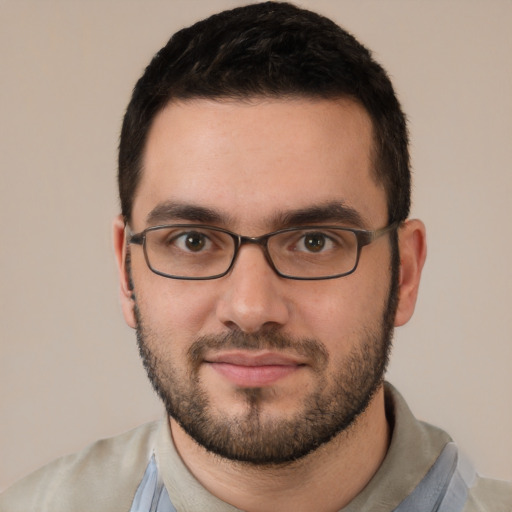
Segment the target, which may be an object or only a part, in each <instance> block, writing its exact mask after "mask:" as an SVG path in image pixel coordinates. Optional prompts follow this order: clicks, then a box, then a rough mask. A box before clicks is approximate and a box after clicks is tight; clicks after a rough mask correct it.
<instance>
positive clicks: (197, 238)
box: [145, 226, 235, 279]
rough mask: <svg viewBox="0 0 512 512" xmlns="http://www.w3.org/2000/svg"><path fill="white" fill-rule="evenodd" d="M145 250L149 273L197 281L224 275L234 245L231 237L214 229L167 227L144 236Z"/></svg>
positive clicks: (231, 256)
mask: <svg viewBox="0 0 512 512" xmlns="http://www.w3.org/2000/svg"><path fill="white" fill-rule="evenodd" d="M145 250H146V257H147V260H148V263H149V266H150V267H151V269H152V270H154V271H156V272H158V273H160V274H165V275H167V276H171V277H185V278H187V277H188V278H196V279H197V278H205V277H213V276H216V275H219V274H222V273H224V272H226V270H227V269H228V268H229V265H230V264H231V260H232V259H233V254H234V250H235V243H234V240H233V238H232V237H231V236H230V235H228V234H226V233H224V232H222V231H217V230H216V229H212V228H199V227H197V226H167V227H164V228H156V229H150V230H148V231H147V232H146V245H145Z"/></svg>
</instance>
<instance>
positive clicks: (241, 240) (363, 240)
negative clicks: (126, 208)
mask: <svg viewBox="0 0 512 512" xmlns="http://www.w3.org/2000/svg"><path fill="white" fill-rule="evenodd" d="M399 226H400V222H393V223H391V224H389V225H387V226H385V227H383V228H380V229H376V230H373V231H370V230H366V229H356V228H349V227H344V226H333V225H308V226H294V227H290V228H284V229H279V230H278V231H272V232H271V233H266V234H265V235H261V236H255V237H253V236H244V235H239V234H238V233H234V232H233V231H229V230H228V229H224V228H218V227H216V226H209V225H207V224H162V225H158V226H151V227H149V228H146V229H145V230H144V231H141V232H140V233H132V232H131V230H130V228H129V227H128V226H127V225H125V229H126V232H127V235H128V236H127V243H129V244H135V245H142V248H143V251H144V258H145V260H146V264H147V266H148V268H149V269H150V270H151V271H152V272H153V273H155V274H157V275H159V276H162V277H167V278H169V279H181V280H185V281H208V280H211V279H219V278H221V277H224V276H225V275H227V274H228V273H229V272H230V271H231V269H232V268H233V266H234V264H235V262H236V259H237V256H238V253H239V251H240V248H241V247H242V245H246V244H255V245H259V246H260V247H261V249H262V250H263V254H264V255H265V259H266V260H267V263H268V264H269V265H270V267H271V268H272V270H273V271H274V272H275V273H276V274H277V275H278V276H280V277H283V278H285V279H293V280H296V281H323V280H326V279H338V278H340V277H345V276H348V275H350V274H353V273H354V272H355V271H356V269H357V266H358V264H359V257H360V255H361V250H362V248H363V247H365V246H367V245H370V244H371V243H372V242H374V241H375V240H377V239H378V238H380V237H381V236H383V235H385V234H386V233H390V232H392V231H394V230H395V229H397V228H398V227H399ZM166 228H190V229H194V228H198V229H210V230H212V231H219V232H221V233H225V234H226V235H229V236H230V237H231V238H232V239H233V241H234V243H235V249H234V252H233V257H232V258H231V263H230V264H229V266H228V268H227V269H226V271H224V272H222V273H220V274H215V275H213V276H206V277H185V276H176V275H172V274H166V273H165V272H161V271H159V270H157V269H155V268H153V267H152V266H151V263H150V261H149V257H148V253H147V248H146V233H148V232H150V231H157V230H160V229H166ZM304 229H306V230H307V229H318V230H321V229H339V230H343V231H350V232H352V233H354V235H355V237H356V240H357V254H356V261H355V263H354V267H353V268H352V269H351V270H349V271H348V272H343V273H341V274H334V275H330V276H322V277H297V276H292V275H288V274H284V273H283V272H280V271H279V270H278V269H277V268H276V266H275V264H274V262H273V260H272V257H271V256H270V252H269V250H268V240H269V238H271V237H273V236H275V235H279V234H281V233H287V232H290V231H295V230H304Z"/></svg>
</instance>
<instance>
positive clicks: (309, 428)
mask: <svg viewBox="0 0 512 512" xmlns="http://www.w3.org/2000/svg"><path fill="white" fill-rule="evenodd" d="M393 253H394V254H393V262H392V268H391V286H390V290H389V294H388V299H387V303H386V304H385V306H384V308H383V314H382V316H381V318H380V319H378V320H377V321H376V322H375V325H373V326H371V327H368V326H367V327H361V328H360V329H359V330H358V332H357V334H356V336H357V338H356V342H355V343H353V346H354V348H353V349H352V350H351V351H350V352H349V353H348V354H347V355H346V356H345V357H344V358H343V360H342V361H340V362H339V363H338V364H337V367H336V368H335V369H334V370H333V371H331V372H330V373H327V371H326V368H327V367H328V363H329V359H330V357H329V353H328V351H327V349H326V348H325V346H324V345H323V344H322V342H321V341H320V340H316V339H313V338H296V337H292V336H289V335H286V334H285V333H283V332H281V330H280V329H279V328H271V329H262V330H261V331H259V332H257V333H251V334H247V333H244V332H241V331H239V330H233V331H230V332H229V333H228V334H226V335H220V336H215V335H212V336H204V337H200V338H198V339H196V340H195V341H194V342H193V343H192V345H191V346H190V348H189V350H188V351H187V352H186V357H187V359H186V362H187V364H186V366H185V365H177V364H176V363H175V360H176V358H175V357H173V354H172V345H173V344H172V339H169V337H166V338H165V339H163V337H162V336H161V335H158V334H157V333H156V332H153V331H152V330H151V328H149V326H146V325H145V324H144V318H143V315H142V314H141V311H140V309H139V307H138V306H137V303H136V305H135V314H136V318H137V342H138V347H139V352H140V355H141V358H142V361H143V364H144V367H145V369H146V372H147V374H148V377H149V380H150V381H151V383H152V385H153V388H154V389H155V391H156V392H157V394H158V395H159V396H160V398H161V399H162V401H163V403H164V405H165V408H166V411H167V413H168V415H169V416H170V417H172V418H173V419H174V420H175V421H176V422H177V423H178V424H179V425H180V426H181V427H182V428H183V430H184V431H185V432H186V433H187V434H188V435H189V436H190V437H191V438H192V439H194V440H195V441H196V442H197V443H198V444H199V445H200V446H202V447H204V448H205V449H206V450H208V451H209V452H212V453H214V454H217V455H219V456H221V457H223V458H226V459H230V460H232V461H237V462H242V463H247V464H251V465H255V466H272V465H280V464H286V463H290V462H293V461H296V460H298V459H301V458H303V457H305V456H306V455H308V454H309V453H311V452H313V451H314V450H316V449H317V448H319V447H320V446H321V445H323V444H325V443H327V442H329V441H330V440H332V439H333V438H334V437H336V436H337V435H338V434H340V433H341V432H345V431H348V430H349V429H350V427H351V426H353V425H354V423H355V421H356V419H357V418H358V417H359V416H360V415H361V414H362V413H363V412H364V411H365V410H366V408H367V407H368V405H369V403H370V402H371V400H372V398H373V397H374V395H375V393H376V392H377V391H378V390H379V389H380V387H381V386H382V383H383V379H384V374H385V372H386V368H387V364H388V361H389V354H390V351H391V344H392V337H393V325H394V318H395V313H396V307H397V302H398V268H399V267H398V254H397V252H395V251H393ZM134 299H135V297H134ZM342 342H343V340H340V343H342ZM162 347H163V348H162ZM219 349H222V350H225V349H243V350H248V351H251V350H254V351H259V350H271V351H282V350H286V351H288V352H289V353H290V352H291V353H295V354H298V355H301V356H305V357H306V358H307V359H308V361H313V362H314V364H312V365H311V369H312V371H313V373H314V375H315V386H314V388H313V389H312V390H311V391H310V392H309V393H308V394H307V395H306V396H305V397H304V398H303V399H302V403H301V406H300V407H299V408H297V412H295V413H294V414H293V415H291V416H290V415H288V416H287V417H279V415H277V416H276V415H273V416H271V415H269V414H266V413H265V406H266V404H268V403H269V402H270V401H271V400H272V393H273V392H272V389H271V388H265V387H261V388H241V389H239V390H238V391H237V393H238V395H239V397H240V398H241V399H242V400H243V401H244V402H245V407H244V409H243V412H242V413H237V414H231V415H229V414H225V413H223V412H221V411H218V410H216V409H215V408H214V407H213V406H212V405H211V403H210V399H209V397H208V393H215V390H213V389H209V390H207V389H205V387H204V386H203V385H202V383H201V379H200V376H199V371H200V367H201V364H202V363H203V362H204V354H205V353H206V352H207V351H211V350H219Z"/></svg>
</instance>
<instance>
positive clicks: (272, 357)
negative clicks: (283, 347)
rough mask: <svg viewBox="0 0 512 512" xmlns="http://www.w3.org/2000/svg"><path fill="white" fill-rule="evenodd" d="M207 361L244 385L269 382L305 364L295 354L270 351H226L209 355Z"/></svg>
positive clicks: (234, 382)
mask: <svg viewBox="0 0 512 512" xmlns="http://www.w3.org/2000/svg"><path fill="white" fill-rule="evenodd" d="M204 362H205V364H207V365H208V366H209V367H211V368H212V369H213V370H214V371H215V372H217V373H218V374H220V375H221V376H222V377H223V378H225V379H227V380H228V381H230V382H231V383H232V384H234V385H235V386H237V387H242V388H254V387H263V386H269V385H271V384H274V383H276V382H277V381H279V380H282V379H285V378H286V377H288V376H290V375H292V374H294V373H296V372H298V371H300V370H301V369H303V368H305V366H306V364H305V363H304V362H303V361H300V360H298V359H296V358H294V357H291V356H287V355H283V354H279V353H271V352H263V353H252V352H245V351H232V352H224V353H219V354H214V355H212V356H209V357H207V358H205V361H204Z"/></svg>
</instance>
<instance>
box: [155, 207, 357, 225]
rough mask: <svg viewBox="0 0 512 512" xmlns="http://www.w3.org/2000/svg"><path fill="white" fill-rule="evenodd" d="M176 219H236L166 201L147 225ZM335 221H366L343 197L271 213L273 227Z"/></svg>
mask: <svg viewBox="0 0 512 512" xmlns="http://www.w3.org/2000/svg"><path fill="white" fill-rule="evenodd" d="M176 221H185V222H199V223H201V224H215V225H221V226H229V225H232V224H233V223H234V220H233V218H232V217H231V216H230V215H227V214H225V213H221V212H219V211H218V210H214V209H212V208H208V207H205V206H199V205H194V204H187V203H176V202H174V201H166V202H163V203H160V204H158V205H157V206H155V208H153V209H152V210H151V211H150V212H149V214H148V216H147V217H146V222H147V225H149V226H151V225H157V224H166V223H172V222H176ZM319 223H335V224H342V225H348V226H352V227H364V226H365V225H367V223H366V222H365V219H364V218H363V216H362V215H361V214H360V213H359V212H358V211H357V210H355V209H354V208H352V207H350V206H348V205H345V204H343V202H342V201H341V200H335V201H328V202H326V203H323V204H320V205H315V206H309V207H304V208H298V209H296V210H289V211H280V212H279V211H278V212H277V213H275V214H273V215H272V216H271V217H270V222H269V224H270V225H271V226H273V229H282V228H287V227H293V226H305V225H307V224H319Z"/></svg>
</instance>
